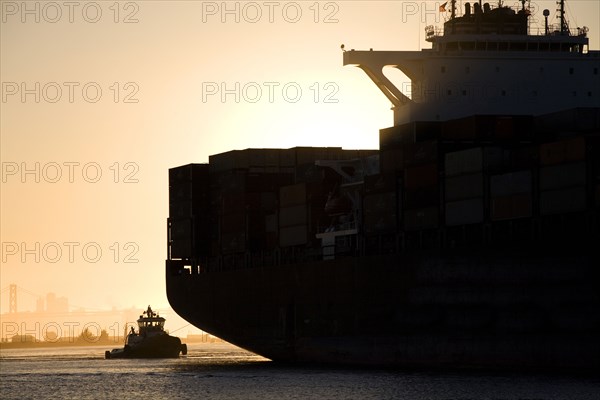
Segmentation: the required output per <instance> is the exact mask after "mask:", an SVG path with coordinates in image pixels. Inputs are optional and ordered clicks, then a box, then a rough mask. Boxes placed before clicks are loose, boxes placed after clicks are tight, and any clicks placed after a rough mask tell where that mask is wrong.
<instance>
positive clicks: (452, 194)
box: [445, 173, 483, 201]
mask: <svg viewBox="0 0 600 400" xmlns="http://www.w3.org/2000/svg"><path fill="white" fill-rule="evenodd" d="M481 196H483V174H482V173H477V174H471V175H459V176H452V177H448V178H446V179H445V199H446V201H455V200H463V199H470V198H474V197H481Z"/></svg>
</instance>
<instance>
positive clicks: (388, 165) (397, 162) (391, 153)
mask: <svg viewBox="0 0 600 400" xmlns="http://www.w3.org/2000/svg"><path fill="white" fill-rule="evenodd" d="M379 157H380V170H381V172H382V173H389V172H397V171H401V170H403V169H404V150H403V149H402V148H398V149H387V150H381V154H380V156H379Z"/></svg>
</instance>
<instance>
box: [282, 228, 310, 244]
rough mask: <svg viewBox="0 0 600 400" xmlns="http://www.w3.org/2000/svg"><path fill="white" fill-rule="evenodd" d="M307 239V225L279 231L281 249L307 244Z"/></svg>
mask: <svg viewBox="0 0 600 400" xmlns="http://www.w3.org/2000/svg"><path fill="white" fill-rule="evenodd" d="M307 238H308V227H307V226H306V225H296V226H287V227H285V228H281V229H280V230H279V245H280V246H281V247H289V246H299V245H303V244H306V242H307Z"/></svg>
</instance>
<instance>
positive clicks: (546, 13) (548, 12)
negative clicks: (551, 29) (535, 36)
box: [544, 9, 550, 35]
mask: <svg viewBox="0 0 600 400" xmlns="http://www.w3.org/2000/svg"><path fill="white" fill-rule="evenodd" d="M549 15H550V10H548V9H546V10H544V18H546V35H548V16H549Z"/></svg>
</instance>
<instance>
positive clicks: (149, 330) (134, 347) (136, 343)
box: [104, 306, 187, 359]
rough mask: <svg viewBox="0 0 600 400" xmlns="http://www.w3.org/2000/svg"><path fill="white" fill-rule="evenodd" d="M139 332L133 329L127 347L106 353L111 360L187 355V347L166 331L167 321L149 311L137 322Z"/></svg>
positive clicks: (126, 343)
mask: <svg viewBox="0 0 600 400" xmlns="http://www.w3.org/2000/svg"><path fill="white" fill-rule="evenodd" d="M137 323H138V332H137V333H136V332H135V329H134V328H133V327H131V331H130V333H129V335H127V337H126V338H125V347H124V348H122V349H113V350H112V351H108V350H107V351H106V352H105V353H104V356H105V358H106V359H109V358H176V357H179V353H180V352H181V354H183V355H186V354H187V346H186V345H185V344H182V343H181V340H180V339H179V338H178V337H175V336H170V335H169V334H168V333H167V332H165V330H164V325H165V319H164V318H163V317H161V316H159V315H158V313H155V312H154V311H152V308H150V306H148V309H147V310H146V311H144V312H143V313H142V315H140V318H139V319H138V320H137Z"/></svg>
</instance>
